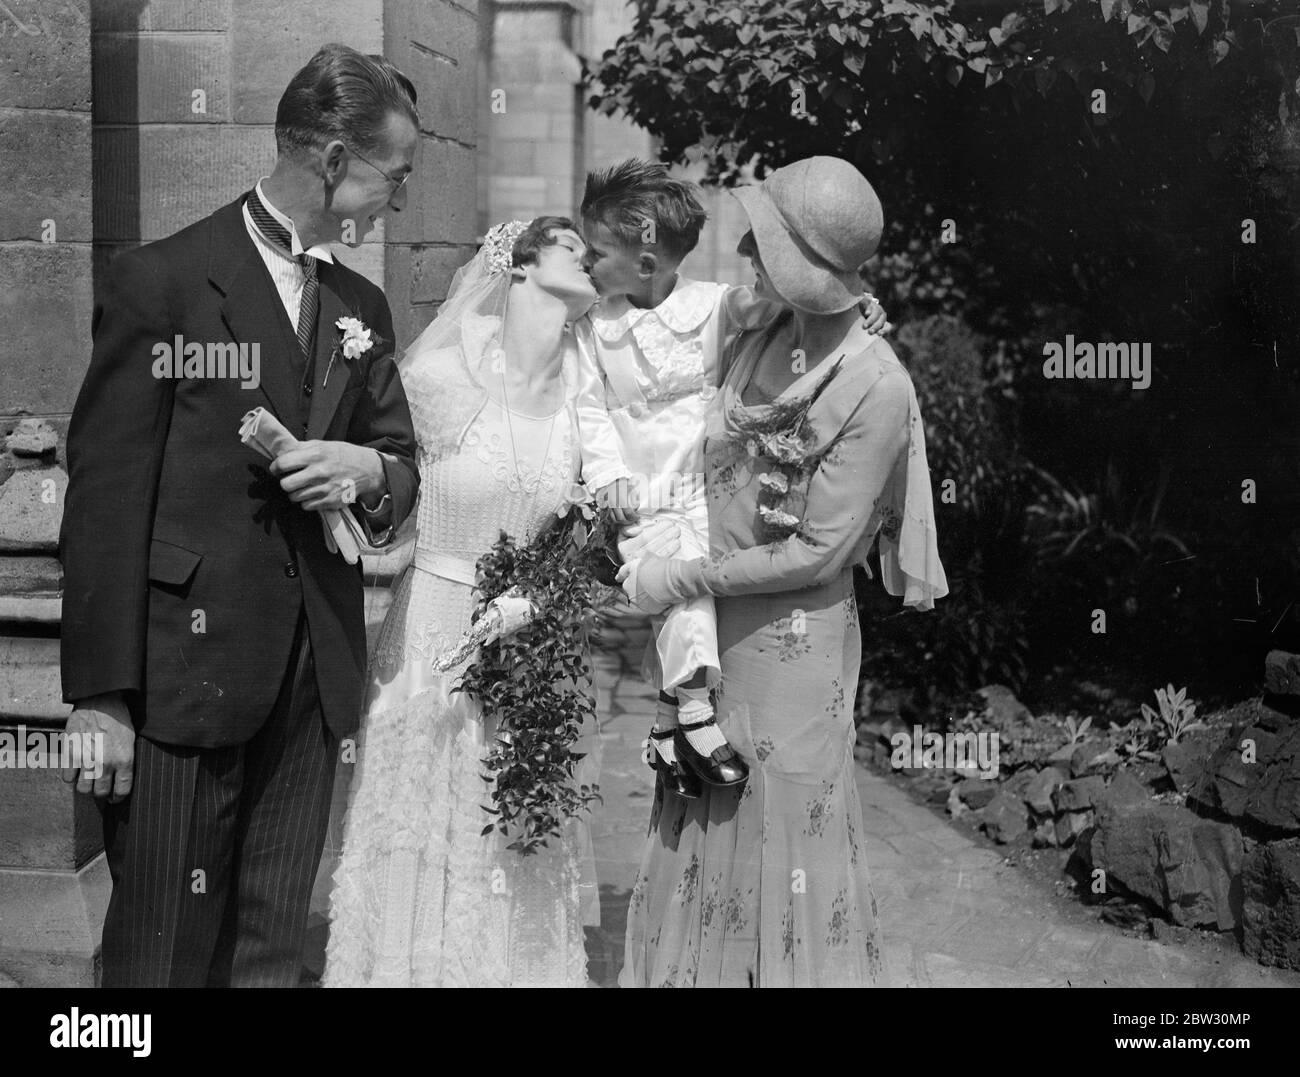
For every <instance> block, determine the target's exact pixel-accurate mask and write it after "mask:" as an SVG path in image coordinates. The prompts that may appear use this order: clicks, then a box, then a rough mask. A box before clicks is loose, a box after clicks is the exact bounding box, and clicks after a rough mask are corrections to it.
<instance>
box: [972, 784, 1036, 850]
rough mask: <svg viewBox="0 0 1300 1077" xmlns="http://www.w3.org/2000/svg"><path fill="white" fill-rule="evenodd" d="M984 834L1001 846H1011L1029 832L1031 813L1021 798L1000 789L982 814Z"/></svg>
mask: <svg viewBox="0 0 1300 1077" xmlns="http://www.w3.org/2000/svg"><path fill="white" fill-rule="evenodd" d="M982 820H983V826H984V833H986V834H987V835H988V836H989V837H990V838H992V839H993V840H994V841H996V842H997V843H998V844H999V845H1009V844H1010V843H1011V842H1013V841H1015V840H1016V839H1017V838H1021V837H1024V835H1025V834H1027V833H1028V832H1029V812H1028V810H1027V809H1026V808H1025V804H1024V801H1023V800H1021V799H1020V796H1019V795H1018V794H1016V793H1013V792H1011V791H1010V790H1008V789H999V790H998V793H997V796H995V797H994V798H993V799H992V800H991V801H989V803H988V804H987V805H986V806H985V808H984V810H983V813H982Z"/></svg>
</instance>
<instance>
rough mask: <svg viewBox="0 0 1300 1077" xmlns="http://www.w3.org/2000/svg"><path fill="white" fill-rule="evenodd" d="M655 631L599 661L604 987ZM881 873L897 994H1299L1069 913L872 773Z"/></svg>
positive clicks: (864, 776) (642, 777)
mask: <svg viewBox="0 0 1300 1077" xmlns="http://www.w3.org/2000/svg"><path fill="white" fill-rule="evenodd" d="M645 639H646V630H645V628H644V626H643V625H642V624H641V623H639V622H638V621H636V620H635V619H634V618H632V617H620V618H615V619H612V622H611V623H609V624H607V626H606V628H605V629H604V631H603V632H602V637H601V640H600V650H598V651H597V653H596V656H595V662H596V668H597V688H598V691H599V696H600V698H599V700H598V703H599V711H598V713H599V714H600V728H601V741H602V745H603V749H604V758H603V765H602V770H601V778H600V784H601V791H602V793H603V794H604V797H605V802H604V805H603V807H602V809H601V810H600V811H599V812H598V816H597V819H596V821H595V825H594V838H595V846H596V858H597V859H596V870H597V873H598V877H599V879H600V883H601V885H600V890H601V916H602V923H601V927H600V928H599V929H597V930H593V931H592V932H591V933H590V936H589V939H588V947H587V952H588V955H589V959H590V971H591V977H592V979H593V981H594V982H595V983H597V984H600V985H601V986H614V985H616V983H617V980H618V970H619V968H620V967H621V966H622V953H623V928H624V925H625V922H626V910H627V903H628V897H629V894H630V891H631V888H632V883H633V882H634V880H635V877H636V865H637V862H638V860H639V857H640V854H641V847H642V842H643V839H644V835H645V828H646V822H647V820H648V819H649V815H650V803H651V797H652V795H653V792H654V776H653V774H652V773H651V771H650V769H649V768H648V767H646V766H645V764H643V763H642V762H641V759H640V754H641V747H640V743H641V741H642V739H644V737H645V735H646V731H647V730H648V729H649V728H650V723H651V719H652V716H653V710H654V695H655V694H654V692H653V691H652V690H651V689H650V688H648V687H647V686H646V685H645V684H644V682H642V681H641V679H640V677H639V675H638V670H639V666H640V656H641V653H642V650H643V648H644V646H645ZM858 790H859V793H860V794H861V798H862V809H863V817H864V819H863V821H864V830H865V834H866V851H867V862H868V864H869V865H870V867H871V871H872V886H873V888H874V890H875V893H876V899H877V902H878V905H879V911H880V919H881V924H882V927H883V930H884V938H885V960H886V965H887V968H888V971H889V976H890V983H891V984H892V985H893V986H899V987H904V986H905V987H1066V986H1074V987H1102V986H1111V987H1158V986H1159V987H1245V986H1253V987H1267V986H1276V987H1296V986H1300V974H1294V973H1287V972H1280V971H1278V970H1272V969H1266V968H1263V967H1262V966H1260V965H1258V964H1257V963H1256V962H1255V961H1253V960H1251V959H1249V958H1247V957H1244V956H1242V955H1240V954H1235V955H1234V954H1232V953H1230V952H1226V951H1225V952H1221V953H1218V954H1216V955H1214V956H1207V955H1206V954H1205V953H1204V952H1202V951H1203V950H1204V949H1205V948H1204V947H1184V946H1180V945H1170V944H1166V943H1164V942H1157V941H1155V940H1148V939H1137V938H1133V937H1132V936H1130V935H1126V934H1125V933H1124V932H1123V931H1122V930H1121V929H1119V928H1117V927H1112V926H1111V925H1109V924H1105V923H1103V922H1101V921H1089V922H1085V923H1079V922H1075V921H1080V920H1088V917H1086V916H1083V915H1078V914H1077V910H1075V912H1076V915H1073V916H1070V915H1067V913H1066V910H1064V909H1062V907H1061V905H1060V903H1059V901H1058V899H1055V898H1053V897H1052V896H1051V895H1050V894H1047V893H1045V892H1044V891H1043V890H1042V889H1041V888H1040V887H1039V886H1038V885H1037V884H1036V883H1034V882H1033V881H1031V880H1030V879H1029V878H1027V877H1026V876H1025V875H1024V874H1022V873H1021V871H1020V870H1019V869H1017V868H1015V867H1013V866H1011V865H1009V864H1006V863H1004V862H1003V861H1004V854H1003V853H1002V852H1001V851H999V850H997V849H995V848H993V847H991V846H990V845H988V844H985V843H984V842H983V841H982V840H980V839H975V838H972V837H971V836H969V835H968V834H966V833H965V832H963V831H961V830H959V829H958V828H956V827H954V826H952V825H951V824H950V823H948V822H946V821H944V819H942V818H941V817H939V816H938V815H936V814H935V813H934V812H933V811H931V810H930V809H929V808H927V807H925V806H924V805H922V804H919V803H917V802H916V801H915V800H913V799H912V798H911V797H910V796H909V795H908V794H907V793H906V792H905V791H904V790H903V789H901V788H899V787H898V786H896V785H894V784H892V783H891V782H889V781H888V780H887V779H885V778H883V777H881V776H879V775H876V774H873V773H871V772H870V771H867V770H866V769H864V768H862V767H859V768H858Z"/></svg>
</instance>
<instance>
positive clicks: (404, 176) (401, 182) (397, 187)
mask: <svg viewBox="0 0 1300 1077" xmlns="http://www.w3.org/2000/svg"><path fill="white" fill-rule="evenodd" d="M348 152H349V153H351V154H353V155H354V156H356V157H358V158H360V160H362V161H365V162H366V164H368V165H369V166H370V167H371V168H373V169H374V170H375V171H376V172H378V173H379V174H380V175H381V176H383V177H384V179H386V180H388V182H389V183H392V184H395V186H394V187H393V194H396V193H397V192H398V191H400V190H401V189H402V188H403V187H404V186H405V185H406V181H407V180H408V179H410V178H411V173H410V172H409V171H408V172H405V173H403V174H402V178H401V179H393V177H392V176H390V175H389V174H388V173H387V172H385V171H384V170H383V169H382V168H380V167H379V166H378V165H377V164H375V163H374V162H373V161H369V160H366V158H364V157H362V156H361V154H359V153H357V151H356V150H354V149H353V148H352V147H351V146H349V147H348Z"/></svg>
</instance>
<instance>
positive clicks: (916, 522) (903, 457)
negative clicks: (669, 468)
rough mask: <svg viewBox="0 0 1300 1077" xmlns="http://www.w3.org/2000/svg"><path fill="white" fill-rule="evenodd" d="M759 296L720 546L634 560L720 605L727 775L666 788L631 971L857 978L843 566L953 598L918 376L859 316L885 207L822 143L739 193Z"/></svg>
mask: <svg viewBox="0 0 1300 1077" xmlns="http://www.w3.org/2000/svg"><path fill="white" fill-rule="evenodd" d="M736 194H737V197H738V198H739V199H740V200H741V203H742V205H743V206H744V208H745V211H746V213H747V214H748V216H749V221H750V225H751V231H750V232H749V233H747V234H746V236H745V237H744V238H743V239H742V240H741V244H740V248H739V250H740V253H742V254H744V255H747V256H748V257H749V258H750V259H751V261H752V262H753V264H754V269H755V273H756V276H757V282H756V285H755V290H756V293H757V294H759V295H764V296H766V297H769V298H772V299H774V300H776V301H778V302H779V303H781V304H782V305H783V306H784V307H785V308H786V313H785V314H784V315H783V316H782V317H781V318H779V319H778V321H777V323H776V324H775V325H774V326H772V327H770V328H769V329H767V330H763V331H755V332H751V333H748V334H745V335H743V336H742V337H741V338H740V339H739V340H738V341H737V343H736V346H735V348H734V349H733V351H732V353H731V354H730V355H728V356H726V357H724V363H725V367H726V372H725V375H724V380H723V385H722V390H721V392H720V393H719V396H718V404H719V407H718V409H717V410H716V412H715V414H714V416H713V420H712V425H711V429H710V435H709V438H708V441H707V443H706V447H705V462H706V469H707V480H708V494H709V516H710V520H709V522H710V538H711V547H712V554H713V556H712V557H711V558H709V559H703V560H697V561H686V560H680V559H664V558H654V557H645V558H642V559H640V560H638V561H635V562H632V563H631V564H630V565H629V566H628V568H627V569H626V570H625V571H626V574H627V578H626V580H625V583H624V586H625V588H626V589H627V590H628V593H629V594H630V595H632V597H633V598H634V600H635V601H636V602H637V603H638V604H639V605H641V606H642V607H643V608H646V609H655V608H658V607H659V606H660V605H661V604H663V603H667V602H675V601H681V600H682V599H684V598H688V597H691V596H694V595H700V594H712V595H714V596H716V598H717V611H718V633H719V653H720V657H721V660H722V676H723V683H722V686H721V688H720V690H719V693H718V700H717V720H718V724H719V725H720V726H721V727H722V731H723V733H724V734H725V736H726V737H727V740H728V741H729V742H730V743H731V744H732V745H733V746H734V747H735V748H736V750H737V751H738V752H739V753H740V754H741V755H742V756H743V757H744V759H745V761H746V763H748V764H749V767H750V779H749V782H748V784H747V785H746V786H744V788H742V789H731V788H717V787H706V788H705V790H704V792H703V795H702V796H700V797H699V798H698V799H695V800H687V799H684V798H682V797H680V796H678V795H677V794H676V793H675V792H673V791H672V790H670V789H666V788H665V787H664V784H663V782H660V783H659V785H658V788H657V790H656V794H655V803H654V807H653V810H652V815H651V820H650V828H649V834H648V838H647V844H646V848H645V852H644V855H643V858H642V862H641V868H640V871H639V874H638V876H637V880H636V883H635V886H634V888H633V892H632V900H631V906H630V909H629V914H628V927H627V939H626V949H625V963H624V967H623V972H622V976H621V979H620V982H621V984H622V985H623V986H680V987H692V986H694V987H705V986H747V985H748V986H755V987H772V986H778V987H781V986H871V985H878V984H879V983H881V980H882V969H883V960H882V955H881V948H880V933H879V928H878V924H877V916H876V902H875V898H874V897H873V895H872V891H871V883H870V878H869V875H868V871H867V863H866V859H865V856H864V854H863V842H862V810H861V806H860V803H859V799H858V794H857V787H856V785H855V784H854V759H853V750H852V749H853V741H854V726H853V702H854V693H855V690H856V688H857V682H858V670H859V662H860V655H861V641H860V635H859V626H858V616H857V606H856V603H855V601H854V592H853V573H852V569H853V566H854V564H857V563H861V562H863V561H864V560H865V556H866V553H867V550H868V548H869V546H870V543H871V541H872V540H873V538H874V537H875V536H876V535H877V533H879V536H880V561H881V569H882V576H883V583H884V585H885V587H886V589H887V590H888V591H889V592H890V593H891V594H894V595H899V596H902V597H903V599H904V602H905V604H906V605H909V606H915V607H917V608H920V609H928V608H930V607H931V606H932V605H933V602H934V599H935V598H938V597H942V596H943V595H944V594H946V593H947V583H946V581H945V579H944V574H943V568H942V566H941V564H940V563H939V557H938V549H937V544H936V537H935V529H934V516H933V507H932V502H931V494H930V483H929V473H928V470H927V467H926V461H925V439H924V430H923V427H922V424H921V418H920V411H919V408H918V405H917V401H916V394H915V392H914V391H913V388H912V383H911V379H910V378H909V377H908V375H907V372H906V371H905V370H904V369H903V367H902V366H901V364H900V363H899V362H898V359H897V358H896V357H895V356H894V353H893V351H892V350H891V349H890V347H889V346H888V344H886V343H885V342H884V341H883V340H881V339H880V338H878V337H875V336H873V335H872V334H870V333H868V332H867V331H866V330H865V329H864V328H863V327H862V326H861V324H860V322H861V319H860V318H859V317H858V314H857V311H856V306H857V304H858V302H859V300H860V298H861V296H860V292H861V287H860V278H859V277H858V275H857V269H858V267H859V266H860V265H861V264H862V263H863V262H865V261H866V260H867V259H868V258H870V257H871V256H872V254H874V253H875V249H876V246H877V244H878V242H879V237H880V229H881V225H882V216H881V210H880V203H879V201H878V200H877V198H876V196H875V193H874V191H872V189H871V186H870V185H869V184H868V183H867V181H866V179H865V178H864V177H863V176H862V175H861V174H860V173H859V172H858V171H857V170H856V169H855V168H853V166H851V165H849V164H848V163H847V162H844V161H840V160H837V159H833V158H826V157H815V158H810V159H808V160H804V161H800V162H796V163H795V164H793V165H790V166H788V167H786V168H782V169H779V170H777V171H776V172H774V173H773V174H772V175H771V176H770V177H769V178H768V179H767V180H766V181H765V182H764V183H763V184H762V185H761V186H758V187H749V188H742V189H740V190H738V191H737V192H736Z"/></svg>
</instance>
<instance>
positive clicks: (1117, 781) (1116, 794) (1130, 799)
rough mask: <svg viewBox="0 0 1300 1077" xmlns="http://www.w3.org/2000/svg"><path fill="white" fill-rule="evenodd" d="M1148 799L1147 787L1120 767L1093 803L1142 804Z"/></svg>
mask: <svg viewBox="0 0 1300 1077" xmlns="http://www.w3.org/2000/svg"><path fill="white" fill-rule="evenodd" d="M1150 799H1151V797H1150V794H1149V793H1148V791H1147V787H1146V786H1145V785H1143V784H1142V783H1141V782H1140V781H1138V779H1137V778H1135V777H1134V776H1133V773H1132V772H1131V771H1128V770H1123V769H1121V770H1118V771H1116V772H1115V777H1113V778H1112V779H1111V780H1110V784H1109V785H1108V786H1106V789H1105V791H1104V792H1103V793H1102V794H1101V796H1100V797H1099V798H1097V799H1096V801H1095V803H1096V806H1097V807H1101V806H1103V805H1105V804H1111V805H1115V806H1122V805H1125V804H1144V803H1146V802H1147V801H1148V800H1150Z"/></svg>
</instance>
